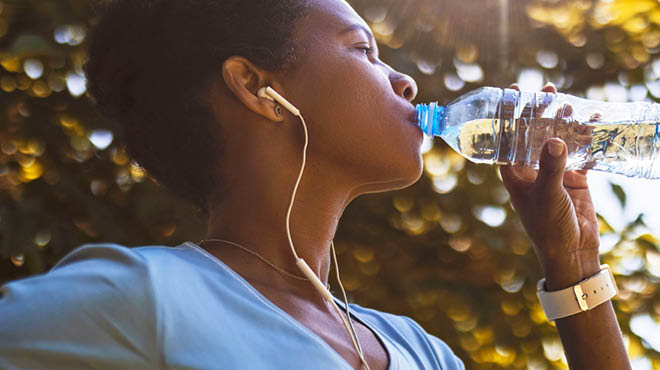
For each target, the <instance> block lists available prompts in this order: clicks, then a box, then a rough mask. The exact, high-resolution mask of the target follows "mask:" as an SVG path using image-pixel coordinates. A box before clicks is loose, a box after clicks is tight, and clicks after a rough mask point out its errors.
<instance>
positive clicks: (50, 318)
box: [0, 242, 465, 370]
mask: <svg viewBox="0 0 660 370" xmlns="http://www.w3.org/2000/svg"><path fill="white" fill-rule="evenodd" d="M337 302H338V304H340V307H343V304H342V302H341V301H339V300H337ZM350 306H351V309H352V313H353V315H355V319H356V320H357V321H360V322H362V323H363V324H365V325H366V326H368V327H369V328H370V329H371V330H372V331H373V332H374V333H375V334H376V337H377V338H378V339H379V340H380V341H381V342H382V343H383V345H384V346H385V349H386V350H387V353H388V355H389V359H390V366H389V369H390V370H394V369H444V370H451V369H464V368H465V367H464V366H463V363H462V362H461V360H459V359H458V358H457V357H456V356H455V355H454V354H453V353H452V351H451V349H450V348H449V347H448V346H447V345H446V344H445V343H444V342H443V341H441V340H440V339H438V338H436V337H434V336H432V335H429V334H428V333H426V332H425V331H424V330H423V329H422V328H421V327H420V326H419V325H418V324H417V323H415V322H414V321H413V320H411V319H410V318H408V317H404V316H397V315H392V314H387V313H383V312H379V311H376V310H372V309H368V308H363V307H360V306H358V305H355V304H351V305H350ZM0 368H2V369H31V370H36V369H78V368H86V369H87V368H89V369H161V368H167V369H228V370H233V369H241V370H251V369H255V370H260V369H287V370H288V369H328V370H330V369H331V370H337V369H346V370H348V369H351V367H350V366H349V364H348V363H347V362H346V361H345V360H344V359H343V358H342V357H341V356H340V355H339V354H338V353H337V352H336V351H335V350H334V349H333V348H332V347H330V346H329V345H328V344H327V343H326V342H325V341H324V340H323V339H321V338H320V337H319V336H318V335H316V334H315V333H314V332H312V331H311V330H310V329H308V328H307V327H305V326H303V325H302V324H300V323H299V322H298V321H297V320H295V319H294V318H293V317H292V316H290V315H289V314H287V313H286V312H284V311H283V310H282V309H280V308H279V307H278V306H276V305H275V304H273V303H272V302H270V301H269V300H268V299H266V298H265V297H264V296H263V295H262V294H261V293H259V291H257V290H256V289H255V288H254V287H252V286H251V285H250V284H249V283H248V282H247V281H246V280H245V279H243V278H242V277H241V276H240V275H238V274H237V273H236V272H234V271H233V270H232V269H230V268H229V267H228V266H227V265H225V264H224V263H223V262H222V261H220V260H219V259H217V258H216V257H214V256H212V255H211V254H209V253H208V252H206V251H205V250H204V249H202V248H201V247H199V246H197V245H196V244H194V243H192V242H186V243H183V244H181V245H179V246H177V247H161V246H149V247H139V248H130V249H129V248H126V247H123V246H120V245H117V244H107V243H106V244H86V245H83V246H81V247H79V248H77V249H75V250H73V251H72V252H70V253H69V254H68V255H66V256H65V257H64V258H62V260H60V261H59V262H58V263H57V264H56V265H55V266H54V267H53V268H52V269H51V270H50V271H49V272H48V273H46V274H42V275H37V276H33V277H29V278H25V279H20V280H16V281H13V282H9V283H7V284H6V285H4V286H2V287H0Z"/></svg>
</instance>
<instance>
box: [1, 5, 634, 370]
mask: <svg viewBox="0 0 660 370" xmlns="http://www.w3.org/2000/svg"><path fill="white" fill-rule="evenodd" d="M90 45H91V46H90V54H89V55H90V59H89V62H88V64H87V66H86V71H87V76H88V80H89V88H90V92H91V93H92V95H93V96H94V98H95V99H96V101H97V103H98V106H99V108H100V109H101V111H102V112H104V113H105V114H106V115H107V116H109V117H112V118H114V119H115V120H116V121H117V122H118V123H119V125H120V127H119V129H120V131H121V132H123V137H124V141H125V142H126V144H127V148H128V150H129V152H130V154H131V155H132V156H133V157H134V158H135V159H136V160H137V161H138V162H139V163H141V164H142V165H143V166H144V167H145V168H146V169H147V170H148V171H149V172H150V173H151V174H152V175H153V176H154V177H155V178H156V179H157V180H158V181H159V182H160V183H162V184H163V185H164V186H166V187H168V188H169V189H170V190H171V191H173V192H174V193H176V194H178V195H180V196H182V197H184V198H186V199H188V200H189V201H191V202H193V203H195V204H196V205H198V206H199V207H200V208H201V209H203V210H205V211H207V212H208V236H207V239H206V241H205V242H203V243H200V244H201V246H200V245H196V244H194V243H191V242H187V243H184V244H182V245H180V246H177V247H175V248H164V247H142V248H136V249H127V248H123V247H121V246H116V245H112V244H105V245H101V244H98V245H86V246H83V247H81V248H78V249H76V250H74V251H73V252H71V253H70V254H69V255H67V256H66V257H65V258H64V259H63V260H61V261H60V262H59V263H58V264H57V265H56V266H55V267H54V268H53V269H52V270H51V271H50V272H49V273H48V274H46V275H42V276H38V277H32V278H29V279H24V280H22V281H17V282H13V283H9V284H7V285H6V286H5V287H3V290H2V293H3V297H2V299H0V332H2V333H3V337H2V338H0V367H1V368H42V367H48V368H77V367H91V368H113V369H114V368H131V369H139V368H200V369H202V368H204V369H211V368H220V369H349V368H353V369H359V368H361V366H363V365H364V363H365V362H366V364H368V367H369V368H370V369H373V370H376V369H397V368H400V369H440V368H441V369H462V368H464V366H463V364H462V362H461V361H460V359H458V358H456V356H454V355H453V353H452V352H451V350H450V349H449V348H448V347H447V346H446V345H445V344H444V343H443V342H442V341H441V340H440V339H438V338H436V337H433V336H431V335H429V334H427V333H426V332H425V331H424V330H423V329H422V328H421V327H420V326H419V325H418V324H416V323H414V322H413V321H412V320H410V319H408V318H405V317H400V316H395V315H390V314H386V313H382V312H378V311H375V310H370V309H366V308H362V307H359V306H357V305H351V309H352V311H353V313H352V314H351V318H352V325H353V326H354V328H355V335H354V336H355V337H356V339H357V341H359V343H360V344H359V346H356V344H355V343H353V340H352V336H351V335H349V334H348V333H352V330H351V329H350V328H349V329H348V330H347V327H346V325H344V323H343V321H342V319H341V316H340V314H339V313H338V312H337V311H336V310H334V309H333V307H332V304H331V302H328V301H326V300H324V299H323V298H322V296H321V295H320V294H319V291H318V290H317V289H315V288H314V286H313V285H312V284H310V281H308V280H307V278H306V277H305V276H303V275H302V273H301V272H300V270H299V269H298V266H297V265H296V260H295V259H294V258H293V253H292V248H294V246H295V248H294V249H293V251H295V252H294V253H297V255H298V256H299V257H301V258H302V259H303V260H304V261H306V263H307V264H308V265H309V267H310V268H311V270H312V272H313V273H314V274H315V276H318V278H319V279H320V280H321V284H326V283H327V278H328V272H329V269H330V250H331V246H332V240H333V238H334V233H335V230H336V227H337V223H338V221H339V218H340V217H341V214H342V212H343V210H344V209H345V208H346V206H347V205H348V204H349V203H350V201H351V200H353V199H355V198H356V197H357V196H359V195H361V194H366V193H373V192H382V191H388V190H395V189H401V188H404V187H406V186H409V185H411V184H413V183H415V182H416V181H417V180H418V179H419V177H420V176H421V174H422V157H421V153H420V144H421V141H422V133H421V132H420V130H419V129H418V128H417V127H415V125H414V121H415V117H414V107H413V105H412V104H411V103H410V102H411V101H412V100H413V99H414V97H415V95H416V94H417V86H416V85H415V82H414V81H413V80H412V79H411V78H410V77H408V76H406V75H404V74H401V73H399V72H397V71H394V70H393V69H391V68H390V67H389V66H388V65H387V64H384V63H383V62H382V61H380V60H379V59H378V51H377V47H376V43H375V40H374V38H373V36H372V35H371V32H370V31H369V28H368V26H367V24H366V23H365V21H364V20H363V19H362V18H360V16H359V15H358V14H357V13H356V12H355V11H354V10H353V9H352V8H351V7H350V6H349V5H348V4H347V3H346V2H345V1H343V0H284V1H272V0H254V1H246V0H231V1H221V0H189V1H165V0H118V1H116V2H115V4H114V5H112V6H110V7H109V9H108V10H107V12H106V13H105V15H104V17H102V19H101V22H100V23H99V24H98V25H97V26H96V28H95V29H94V31H93V32H92V34H91V44H90ZM264 87H271V88H272V89H273V91H276V92H278V93H279V94H281V95H282V96H284V97H285V98H286V99H287V100H288V101H289V102H291V103H292V104H293V105H295V106H296V107H297V108H298V109H300V111H301V112H302V115H303V116H304V119H306V126H305V130H303V129H301V123H303V122H301V121H300V120H299V118H298V117H296V116H295V115H293V114H291V113H290V112H288V111H287V110H286V109H285V108H283V106H282V104H280V103H279V102H278V101H273V100H271V99H269V96H268V95H264V94H263V93H262V94H260V93H259V91H260V90H261V89H262V88H264ZM546 91H551V92H554V91H555V90H554V88H552V87H547V88H546ZM307 128H308V142H309V148H308V149H307V150H306V157H305V158H306V166H305V167H304V175H303V176H302V178H299V175H300V171H301V160H302V156H303V147H304V144H305V143H306V136H305V135H306V133H307ZM305 148H307V147H306V146H305ZM564 148H565V145H564V144H563V142H561V141H560V140H558V139H553V140H550V141H549V143H548V144H547V145H546V147H545V148H544V152H543V156H542V163H541V170H540V171H539V173H538V178H536V172H534V171H529V170H524V169H517V168H503V169H502V175H503V178H504V181H505V185H506V186H507V188H508V189H509V191H510V192H511V194H512V200H513V203H514V206H515V207H516V209H517V210H518V211H519V212H520V213H521V216H522V219H523V220H524V224H525V227H526V228H527V230H528V232H529V233H530V236H531V237H532V239H533V241H534V245H535V249H536V252H537V255H538V256H539V260H540V262H541V263H542V266H543V268H544V272H545V276H546V280H547V282H546V287H547V289H548V290H557V289H561V288H565V287H568V286H571V285H572V284H575V283H576V282H579V281H580V280H582V279H584V278H587V277H590V276H592V275H594V274H595V273H596V272H598V270H599V263H598V232H597V221H596V218H595V214H594V211H593V207H592V204H591V200H590V198H589V193H588V189H587V186H586V180H585V174H584V173H578V172H570V173H566V174H564V172H563V168H564V167H563V164H564V163H565V161H566V150H565V149H564ZM303 163H304V162H303ZM297 179H299V181H300V182H299V184H298V183H297ZM562 179H563V185H562ZM294 188H296V192H295V202H293V201H292V191H293V189H294ZM292 202H293V203H292ZM291 204H292V207H291V208H289V206H291ZM289 212H290V213H289ZM289 216H290V217H289ZM289 236H290V237H291V240H290V239H289ZM336 303H338V304H340V305H341V302H336ZM557 327H558V329H559V332H560V335H561V336H562V339H563V341H564V345H565V349H566V353H567V357H568V359H569V362H570V363H571V366H573V367H574V368H577V369H587V368H588V369H624V368H627V367H628V366H629V365H627V363H628V362H627V357H626V353H625V350H624V347H623V344H622V341H621V334H620V331H619V327H618V324H617V322H616V319H615V317H614V313H613V310H612V306H611V304H610V303H609V302H607V303H605V304H602V305H600V306H598V307H597V308H595V309H593V310H591V311H587V312H585V313H581V314H577V315H574V316H570V317H568V318H565V319H560V320H558V321H557ZM6 333H9V335H6ZM360 353H362V354H363V355H360ZM361 357H363V359H361Z"/></svg>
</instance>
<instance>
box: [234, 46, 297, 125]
mask: <svg viewBox="0 0 660 370" xmlns="http://www.w3.org/2000/svg"><path fill="white" fill-rule="evenodd" d="M222 78H223V80H224V81H225V84H226V85H227V87H228V88H229V91H231V93H232V94H234V96H235V97H236V98H237V99H238V101H240V102H241V103H243V105H244V106H245V107H246V108H247V109H249V110H251V111H252V112H254V113H256V114H258V115H260V116H262V117H264V118H266V119H268V120H271V121H275V122H282V121H283V120H284V116H277V115H276V114H275V106H276V105H277V103H276V102H273V101H270V100H268V99H264V98H260V97H258V96H257V91H259V89H260V88H261V87H265V86H268V84H267V83H266V81H268V80H269V78H268V76H267V72H265V71H264V70H262V69H261V68H259V67H257V66H255V65H254V64H252V62H250V61H249V60H247V59H246V58H244V57H241V56H231V57H229V58H227V60H225V62H224V63H223V64H222ZM273 88H276V87H274V86H273Z"/></svg>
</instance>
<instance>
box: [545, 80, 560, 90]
mask: <svg viewBox="0 0 660 370" xmlns="http://www.w3.org/2000/svg"><path fill="white" fill-rule="evenodd" d="M548 86H552V87H554V88H556V87H557V86H555V84H554V83H552V82H550V81H548V82H546V83H545V86H543V87H548Z"/></svg>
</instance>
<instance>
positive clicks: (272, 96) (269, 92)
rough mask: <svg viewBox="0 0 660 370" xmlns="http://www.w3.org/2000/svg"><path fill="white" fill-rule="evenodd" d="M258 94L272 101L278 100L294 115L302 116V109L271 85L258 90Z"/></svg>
mask: <svg viewBox="0 0 660 370" xmlns="http://www.w3.org/2000/svg"><path fill="white" fill-rule="evenodd" d="M257 96H258V97H260V98H264V99H268V100H270V101H277V102H278V103H280V104H282V106H283V107H284V108H286V110H288V111H289V112H291V113H292V114H293V115H294V116H300V111H299V110H298V108H296V107H295V106H294V105H293V104H291V103H289V102H288V101H287V100H286V99H284V98H283V97H282V95H280V94H278V93H277V91H275V90H273V89H272V88H271V87H270V86H268V87H262V88H261V89H259V91H258V92H257Z"/></svg>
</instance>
